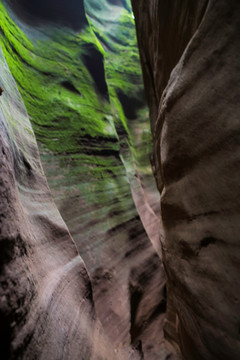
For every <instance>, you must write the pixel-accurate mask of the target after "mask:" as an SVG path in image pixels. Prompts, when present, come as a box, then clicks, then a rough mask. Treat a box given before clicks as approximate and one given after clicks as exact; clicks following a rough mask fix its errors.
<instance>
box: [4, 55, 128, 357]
mask: <svg viewBox="0 0 240 360" xmlns="http://www.w3.org/2000/svg"><path fill="white" fill-rule="evenodd" d="M0 66H1V75H0V83H1V86H2V88H3V94H2V95H1V97H0V149H1V150H0V151H1V157H0V169H1V171H0V197H1V205H0V228H1V232H0V247H1V269H0V283H1V290H0V299H1V301H0V319H1V322H0V334H1V359H6V360H10V359H59V358H64V359H82V360H86V359H109V360H110V359H115V358H117V357H118V356H117V355H116V354H115V353H114V350H113V349H112V347H111V345H110V343H109V342H108V340H107V339H105V337H104V335H103V333H102V330H101V325H100V322H98V321H97V320H96V318H95V310H94V305H93V299H92V287H91V283H90V280H89V276H88V273H87V271H86V268H85V265H84V263H83V261H82V259H81V258H80V256H79V254H78V252H77V249H76V247H75V245H74V242H73V240H72V238H71V236H70V234H69V231H68V229H67V227H66V225H65V223H64V222H63V220H62V218H61V216H60V214H59V212H58V210H57V208H56V206H55V204H54V202H53V199H52V196H51V193H50V190H49V188H48V185H47V182H46V179H45V176H44V173H43V169H42V166H41V163H40V158H39V152H38V149H37V144H36V140H35V137H34V134H33V130H32V127H31V125H30V121H29V119H28V116H27V113H26V110H25V107H24V104H23V102H22V99H21V96H20V94H19V92H18V90H17V86H16V84H15V81H14V80H13V78H12V75H11V73H10V71H9V69H8V66H7V63H6V61H5V59H4V56H3V54H2V51H0ZM124 358H125V357H124Z"/></svg>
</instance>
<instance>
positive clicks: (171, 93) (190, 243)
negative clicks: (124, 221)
mask: <svg viewBox="0 0 240 360" xmlns="http://www.w3.org/2000/svg"><path fill="white" fill-rule="evenodd" d="M132 3H133V8H134V12H135V17H136V25H137V33H138V40H139V47H140V53H141V60H142V66H143V71H144V79H145V87H146V90H147V95H148V101H149V106H150V109H151V122H152V131H153V136H154V156H155V160H154V167H155V172H156V174H155V175H156V180H157V183H158V187H159V189H160V191H161V192H162V193H161V209H162V220H163V225H164V233H165V236H164V240H163V241H162V249H163V259H164V264H165V269H166V273H167V307H168V315H167V324H166V335H167V337H168V339H170V341H171V342H172V344H174V343H175V347H176V348H180V352H181V353H182V356H183V358H184V359H188V360H203V359H208V360H214V359H229V360H230V359H231V360H232V359H234V360H237V359H238V358H239V351H240V349H239V301H240V286H239V280H238V278H239V262H240V259H239V254H240V252H239V230H240V229H239V210H240V203H239V198H240V196H239V195H240V194H239V178H240V167H239V158H240V151H239V141H238V134H239V126H240V125H239V116H240V108H239V101H238V99H239V96H240V88H239V75H240V68H239V61H240V58H239V57H240V55H239V54H240V42H239V26H240V4H239V2H238V1H225V0H221V1H214V0H210V1H207V2H206V1H196V2H195V1H194V2H192V1H183V2H177V1H176V2H174V1H170V2H167V3H166V2H164V1H158V0H155V1H151V2H146V1H144V0H142V1H139V0H132Z"/></svg>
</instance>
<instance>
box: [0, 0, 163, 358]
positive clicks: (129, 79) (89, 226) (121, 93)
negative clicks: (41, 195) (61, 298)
mask: <svg viewBox="0 0 240 360" xmlns="http://www.w3.org/2000/svg"><path fill="white" fill-rule="evenodd" d="M7 3H9V2H7ZM3 4H4V5H3ZM5 4H6V1H4V2H1V3H0V8H1V12H0V27H1V31H2V32H1V37H0V42H1V45H2V47H3V51H4V54H5V56H6V58H7V61H8V63H9V66H10V68H11V71H12V73H13V76H14V78H15V79H16V82H17V85H18V87H19V89H20V92H21V94H22V96H23V99H24V102H25V104H26V107H27V110H28V113H29V115H30V119H31V122H32V125H33V128H34V132H35V134H36V137H37V140H38V145H39V149H40V155H41V160H42V164H43V168H44V171H45V173H46V176H47V179H48V182H49V185H50V188H51V191H52V193H53V196H54V200H55V202H56V205H57V207H58V209H59V210H60V213H61V215H62V216H63V218H64V221H65V222H66V224H67V226H68V228H69V231H70V232H71V235H72V236H73V238H74V241H75V243H76V246H77V248H78V251H79V253H80V254H81V257H82V258H83V260H84V263H85V265H86V267H87V270H88V272H89V275H90V279H91V283H92V289H93V300H94V304H95V310H96V316H97V317H98V318H99V319H100V321H101V323H102V325H103V328H104V331H105V333H106V334H107V335H108V337H109V338H110V340H111V343H112V345H113V347H114V348H115V349H118V350H119V351H120V352H122V349H126V351H127V355H126V356H128V353H129V351H130V352H133V353H134V351H133V350H132V346H133V347H136V348H138V349H139V351H140V352H141V351H142V352H143V353H144V354H145V357H149V358H151V359H159V357H161V358H163V359H164V358H165V356H167V355H168V352H166V351H165V349H164V346H163V345H162V341H163V331H162V328H163V321H164V314H165V308H166V301H165V278H164V273H163V267H162V263H161V261H160V259H159V257H158V256H157V252H158V253H159V252H160V246H159V244H160V243H159V240H158V234H159V218H158V214H159V195H158V193H157V191H156V189H155V188H154V186H153V185H154V184H153V182H152V174H151V169H150V164H149V158H148V154H149V149H150V147H151V142H150V131H149V125H148V124H149V122H148V114H147V111H146V109H145V108H144V107H145V102H144V98H143V84H142V79H141V70H140V66H139V58H138V50H137V47H136V39H135V28H134V22H133V18H132V13H131V11H130V7H129V1H128V2H127V3H126V4H125V2H115V3H114V4H113V3H111V2H108V1H97V2H96V1H90V0H89V1H87V2H85V7H86V10H87V13H88V21H89V24H87V25H86V26H85V28H84V29H82V31H81V32H79V31H76V32H75V31H73V30H72V28H68V27H63V26H59V23H57V24H53V23H46V19H44V21H43V23H42V24H41V23H40V22H38V23H37V24H35V25H34V26H33V22H30V21H28V22H26V23H25V22H24V21H23V19H24V18H23V17H19V15H18V13H17V15H16V13H15V11H14V10H15V8H9V7H8V6H7V7H5ZM123 5H124V6H123ZM6 9H7V10H6ZM28 20H31V19H28ZM96 63H97V66H94V65H95V64H96ZM132 102H134V106H132ZM129 114H130V117H131V119H128V118H127V115H129ZM156 337H157V341H156ZM141 348H142V350H141ZM131 356H135V355H134V354H133V355H131ZM87 359H88V357H87V358H86V359H85V360H87Z"/></svg>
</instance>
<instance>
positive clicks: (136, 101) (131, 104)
mask: <svg viewBox="0 0 240 360" xmlns="http://www.w3.org/2000/svg"><path fill="white" fill-rule="evenodd" d="M117 96H118V98H119V101H120V103H121V105H122V107H123V111H124V114H125V116H126V117H127V118H128V119H129V120H133V119H136V118H137V111H138V110H139V108H140V107H141V106H142V104H144V101H143V96H142V94H141V96H140V97H139V98H136V97H130V96H128V95H126V94H124V93H123V92H122V91H120V90H118V91H117Z"/></svg>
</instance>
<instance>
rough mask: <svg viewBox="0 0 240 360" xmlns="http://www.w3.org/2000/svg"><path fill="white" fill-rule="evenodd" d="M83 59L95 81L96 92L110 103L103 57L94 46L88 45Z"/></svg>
mask: <svg viewBox="0 0 240 360" xmlns="http://www.w3.org/2000/svg"><path fill="white" fill-rule="evenodd" d="M82 59H83V63H84V65H85V66H86V68H87V69H88V71H89V73H90V75H91V76H92V78H93V80H94V83H95V87H96V90H97V91H98V93H99V94H100V95H101V96H102V97H103V98H105V99H106V100H108V101H109V94H108V87H107V83H106V78H105V69H104V59H103V55H102V54H101V53H100V51H99V50H98V49H97V48H96V47H95V46H94V45H93V44H86V45H85V46H84V52H83V55H82Z"/></svg>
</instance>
